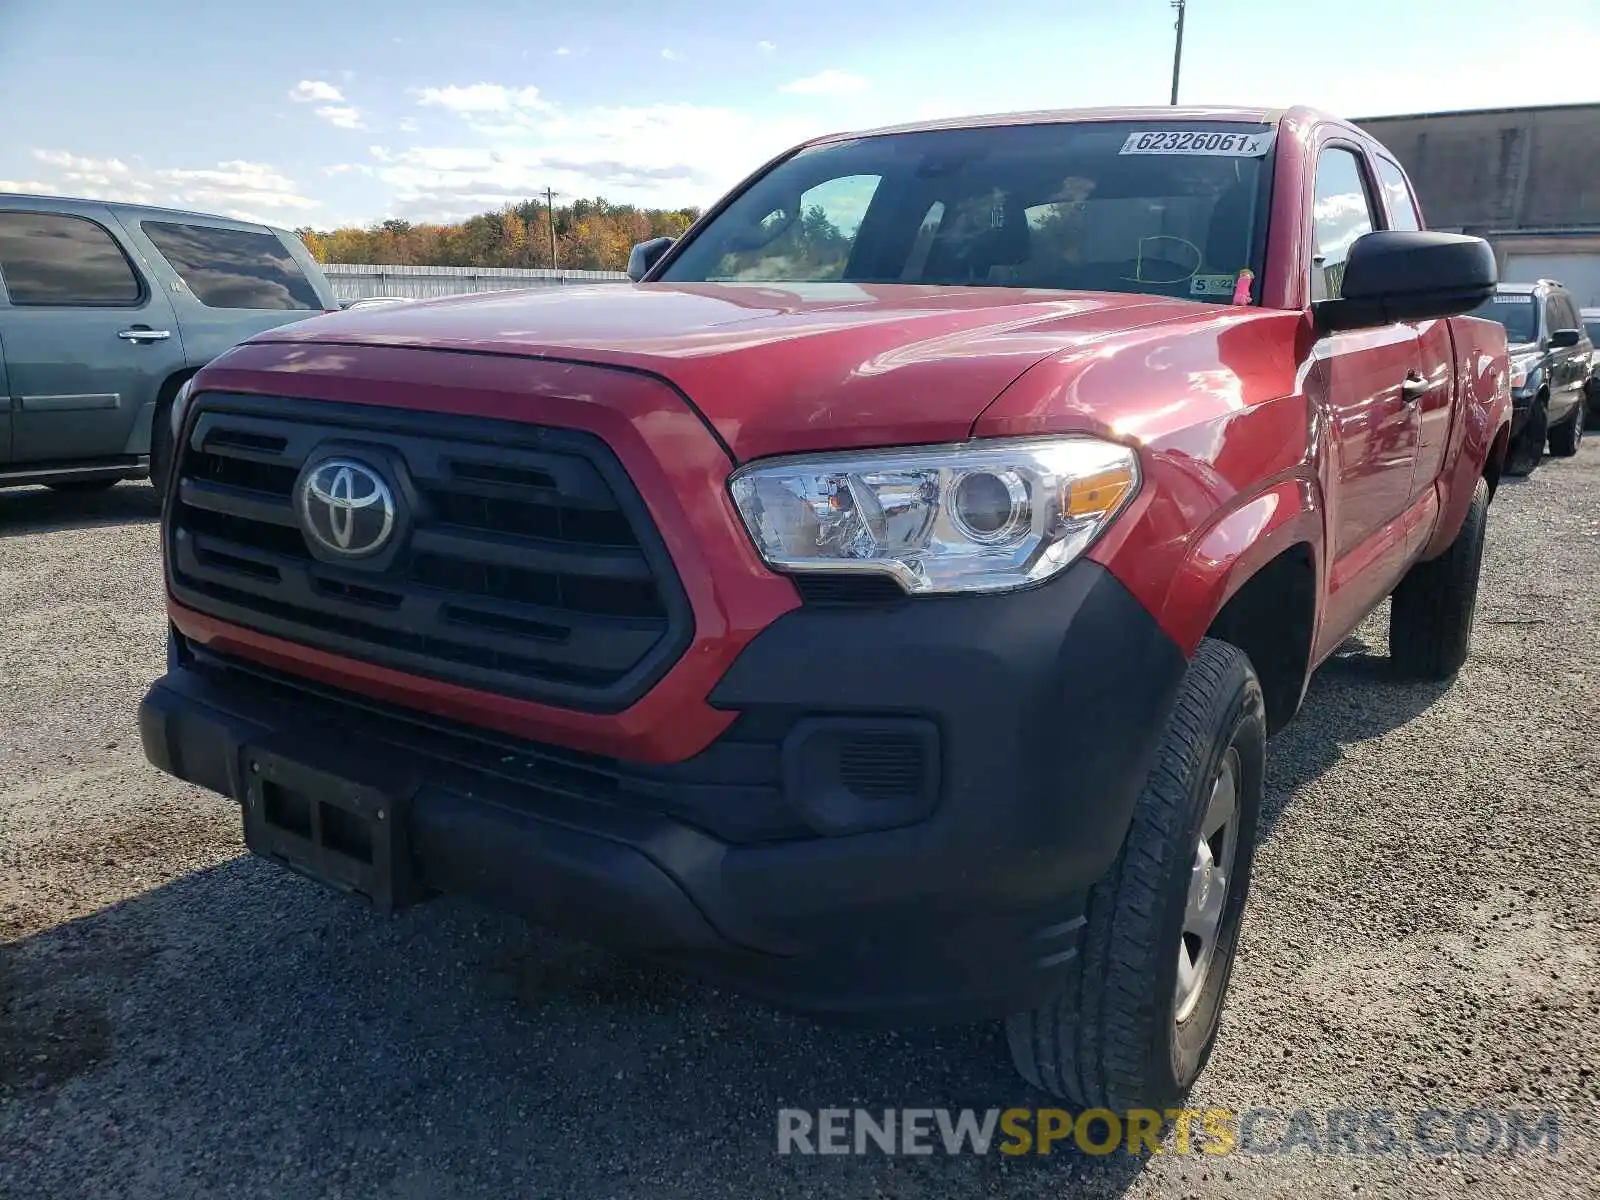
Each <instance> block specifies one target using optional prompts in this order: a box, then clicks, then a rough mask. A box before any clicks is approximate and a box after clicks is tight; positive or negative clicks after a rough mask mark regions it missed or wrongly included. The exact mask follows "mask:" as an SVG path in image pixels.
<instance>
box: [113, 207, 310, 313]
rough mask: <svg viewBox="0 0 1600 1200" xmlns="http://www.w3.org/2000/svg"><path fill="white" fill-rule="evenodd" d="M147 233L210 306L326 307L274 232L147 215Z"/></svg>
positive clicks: (198, 295)
mask: <svg viewBox="0 0 1600 1200" xmlns="http://www.w3.org/2000/svg"><path fill="white" fill-rule="evenodd" d="M143 228H144V232H145V236H146V237H148V238H149V239H150V240H151V241H152V242H154V243H155V247H156V249H157V250H159V251H161V254H162V257H164V258H165V259H166V260H167V261H168V262H169V263H171V264H172V269H173V270H174V271H176V272H177V273H178V274H179V276H181V277H182V279H183V282H184V283H186V284H188V286H189V290H190V291H191V292H193V293H194V295H195V299H197V300H199V301H200V303H201V304H204V305H205V306H206V307H207V308H268V309H310V308H318V309H320V308H321V307H322V302H321V301H320V300H319V299H318V298H317V293H316V289H314V288H313V287H312V286H311V281H310V280H308V279H307V278H306V276H305V272H304V271H302V270H301V269H300V264H298V263H297V262H295V261H294V258H293V256H291V255H290V253H289V249H288V247H287V246H285V245H284V244H283V243H282V242H280V241H279V240H278V239H277V237H276V236H275V235H274V234H270V233H253V232H251V231H250V230H248V229H222V228H218V227H217V226H215V225H184V224H179V223H177V222H173V221H145V222H144V223H143Z"/></svg>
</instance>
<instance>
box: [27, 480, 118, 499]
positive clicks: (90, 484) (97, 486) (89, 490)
mask: <svg viewBox="0 0 1600 1200" xmlns="http://www.w3.org/2000/svg"><path fill="white" fill-rule="evenodd" d="M121 482H122V481H121V480H120V479H64V480H62V481H61V482H60V483H47V484H45V487H47V488H49V489H50V490H51V491H52V492H60V493H61V494H62V495H64V496H87V495H92V494H93V493H95V492H109V491H110V490H111V489H112V488H114V487H116V486H117V484H119V483H121Z"/></svg>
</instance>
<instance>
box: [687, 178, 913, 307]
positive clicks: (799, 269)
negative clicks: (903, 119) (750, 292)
mask: <svg viewBox="0 0 1600 1200" xmlns="http://www.w3.org/2000/svg"><path fill="white" fill-rule="evenodd" d="M880 182H881V177H880V176H878V175H843V176H840V177H839V178H837V179H829V180H825V181H824V182H822V183H819V184H817V185H816V186H815V187H812V188H808V189H807V190H806V191H805V192H804V193H802V194H801V195H800V197H799V199H798V200H796V201H791V202H789V204H788V206H787V207H779V208H775V209H773V210H772V211H771V212H770V213H768V214H767V215H766V216H765V217H764V218H762V220H761V221H760V222H758V223H757V225H756V227H755V228H754V229H751V230H749V231H747V232H744V233H742V234H741V235H739V236H738V237H737V238H736V239H730V241H729V243H725V244H727V246H728V250H727V252H726V253H724V254H723V256H722V258H721V259H720V260H719V261H718V263H717V266H716V268H715V270H714V271H713V272H711V273H710V278H712V279H719V280H729V281H732V280H738V279H740V278H752V279H762V280H772V281H777V282H782V281H783V280H785V279H807V280H819V279H840V278H842V277H843V276H844V271H845V267H846V266H847V265H848V264H849V262H850V251H851V250H852V249H853V248H854V247H855V244H856V233H857V232H858V231H859V230H860V228H861V219H862V218H863V217H865V216H866V215H867V206H868V205H870V204H871V203H872V197H873V196H874V195H875V194H876V193H877V190H878V184H879V183H880ZM788 208H792V209H793V210H794V211H792V212H791V211H788ZM740 242H747V243H753V244H749V245H740V244H739V243H740Z"/></svg>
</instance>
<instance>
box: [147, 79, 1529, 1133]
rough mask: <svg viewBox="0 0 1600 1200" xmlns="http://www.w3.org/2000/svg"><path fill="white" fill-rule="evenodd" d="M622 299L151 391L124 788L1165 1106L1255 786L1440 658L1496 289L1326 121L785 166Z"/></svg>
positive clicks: (1239, 116) (384, 315) (350, 334)
mask: <svg viewBox="0 0 1600 1200" xmlns="http://www.w3.org/2000/svg"><path fill="white" fill-rule="evenodd" d="M635 257H636V267H638V274H640V275H641V276H642V277H643V282H641V283H639V284H637V285H633V286H617V285H609V286H599V287H593V288H588V289H571V290H567V289H563V290H561V291H559V292H548V293H541V292H523V293H519V294H514V295H507V294H505V293H501V294H498V295H495V296H464V297H460V298H457V299H454V300H445V301H440V302H437V303H432V304H426V305H394V306H390V307H388V308H384V309H378V310H373V311H368V312H351V313H344V314H341V315H338V316H334V317H329V318H326V319H322V320H318V321H314V322H307V323H305V324H303V325H299V326H291V327H288V328H284V329H278V330H273V331H271V332H269V333H266V334H262V335H260V336H258V337H256V338H254V339H252V340H251V341H250V342H248V343H246V344H245V345H243V346H240V347H239V348H237V349H235V350H233V351H231V352H230V353H228V354H226V355H224V356H222V357H221V358H220V359H218V360H217V361H216V362H214V363H212V364H211V365H210V366H209V367H207V368H206V369H205V370H204V371H202V372H201V373H200V375H199V376H197V377H196V379H195V382H194V386H193V388H192V389H191V391H190V393H189V394H188V396H187V397H186V403H185V404H183V405H182V406H181V411H180V412H179V413H178V414H177V419H178V421H179V424H180V437H179V444H180V445H181V446H182V454H181V457H180V459H179V460H178V464H177V468H176V470H175V471H174V473H173V480H172V483H171V484H170V487H169V491H168V496H167V503H168V508H167V515H166V520H165V522H164V529H163V537H164V539H165V561H166V570H167V576H166V586H167V591H168V612H169V614H170V618H171V643H170V650H169V655H168V663H167V673H166V675H165V676H164V677H163V678H161V679H160V680H158V681H157V682H156V683H155V684H154V685H153V686H152V688H151V689H150V691H149V693H148V695H147V696H146V697H145V699H144V701H143V705H142V707H141V710H140V714H139V723H140V729H141V732H142V737H143V744H144V748H145V752H146V753H147V755H148V756H149V758H150V760H151V761H152V762H153V763H154V764H156V765H157V766H158V767H160V768H161V769H163V770H165V771H168V772H171V773H172V774H174V775H177V776H179V777H180V778H183V779H187V780H190V781H193V782H194V783H197V784H200V785H202V786H204V787H207V788H210V789H212V790H214V791H217V792H220V793H222V794H223V795H226V796H229V797H232V798H234V799H236V800H238V801H240V802H241V804H242V811H243V826H244V833H245V839H246V842H247V844H248V845H249V846H250V847H251V848H252V849H253V850H254V851H255V852H257V853H258V854H261V855H265V856H267V857H269V858H272V859H274V860H276V861H279V862H281V863H284V864H286V865H288V866H291V867H293V868H295V869H297V870H300V871H303V872H305V873H307V874H309V875H311V876H313V877H316V878H318V879H322V880H325V881H328V882H331V883H334V884H336V885H337V886H339V887H341V888H345V889H347V890H349V891H352V892H356V893H359V894H362V895H365V896H367V897H370V898H371V899H372V900H374V901H375V902H376V903H377V904H378V905H380V906H382V907H385V908H389V907H396V906H399V905H403V904H406V903H409V902H411V901H414V900H417V899H419V898H421V897H423V896H425V895H428V894H431V893H434V892H456V893H462V894H465V895H468V896H472V897H476V898H478V899H480V900H484V901H487V902H489V903H492V904H496V905H500V906H503V907H505V908H507V909H510V910H513V911H515V912H518V913H522V914H525V915H527V916H530V917H533V918H536V919H537V920H539V921H542V922H546V923H548V924H550V925H553V926H555V927H557V928H560V929H564V930H568V931H572V932H576V933H580V934H583V935H587V936H592V937H595V938H597V939H601V940H604V941H608V942H611V943H613V944H615V945H619V946H623V947H631V948H633V949H635V950H637V951H639V952H641V953H644V954H647V955H650V956H653V957H655V958H658V959H663V960H667V961H670V962H675V963H678V964H680V965H682V966H683V967H685V968H686V969H690V970H695V971H699V972H702V973H704V974H706V975H708V976H709V977H711V978H713V979H717V980H720V981H723V982H724V983H726V984H729V985H732V986H735V987H738V988H741V989H744V990H747V991H749V992H752V993H754V994H757V995H760V996H763V997H766V998H768V999H770V1000H773V1001H776V1002H778V1003H781V1004H784V1005H787V1006H790V1007H793V1008H796V1009H799V1010H801V1011H807V1012H813V1013H828V1014H834V1015H842V1016H852V1017H870V1018H873V1019H876V1020H878V1021H886V1020H887V1021H928V1020H970V1019H977V1018H991V1017H993V1018H1005V1019H1006V1020H1007V1028H1008V1030H1009V1040H1010V1046H1011V1050H1012V1053H1013V1056H1014V1057H1015V1060H1016V1063H1017V1065H1018V1067H1019V1068H1020V1069H1021V1071H1022V1073H1023V1075H1024V1076H1025V1077H1026V1078H1027V1079H1028V1080H1029V1081H1030V1082H1032V1083H1033V1084H1035V1085H1037V1086H1038V1087H1041V1088H1044V1089H1046V1090H1047V1091H1049V1092H1052V1093H1055V1094H1057V1095H1061V1096H1064V1097H1067V1098H1069V1099H1071V1100H1072V1101H1073V1102H1075V1103H1079V1104H1094V1105H1105V1106H1108V1107H1112V1108H1123V1107H1125V1106H1127V1105H1130V1104H1139V1105H1153V1106H1155V1107H1162V1106H1163V1105H1165V1104H1167V1103H1169V1102H1175V1101H1176V1100H1177V1098H1178V1097H1180V1096H1181V1095H1182V1094H1183V1093H1184V1092H1185V1091H1186V1090H1187V1089H1188V1087H1189V1086H1190V1084H1191V1083H1192V1082H1193V1081H1194V1079H1195V1077H1196V1075H1197V1074H1198V1072H1199V1071H1200V1070H1201V1068H1202V1066H1203V1065H1204V1063H1205V1061H1206V1058H1207V1056H1208V1055H1209V1054H1210V1052H1211V1047H1212V1044H1213V1041H1214V1039H1215V1036H1216V1031H1217V1027H1218V1021H1219V1018H1220V1013H1221V1010H1222V1001H1223V994H1224V991H1225V989H1226V986H1227V980H1228V974H1229V971H1230V969H1231V966H1232V962H1233V956H1234V948H1235V945H1236V943H1237V939H1238V936H1239V929H1240V922H1241V919H1242V914H1243V910H1244V903H1245V896H1246V891H1247V888H1248V885H1249V878H1250V866H1251V861H1252V857H1253V855H1254V852H1255V846H1256V840H1257V837H1258V828H1259V826H1258V822H1259V819H1260V808H1261V803H1262V792H1263V778H1264V771H1265V754H1266V739H1267V737H1268V736H1269V735H1270V734H1272V733H1274V732H1275V731H1277V730H1278V729H1280V728H1282V727H1283V725H1284V723H1285V722H1287V721H1288V720H1289V719H1290V718H1291V717H1292V716H1293V715H1294V713H1295V711H1296V709H1297V708H1298V707H1299V705H1300V702H1301V697H1302V695H1303V694H1304V692H1305V689H1306V684H1307V679H1308V676H1309V674H1310V673H1311V671H1313V670H1314V669H1315V668H1316V667H1317V666H1318V664H1320V663H1322V662H1323V661H1324V660H1326V659H1327V658H1328V657H1329V656H1330V655H1331V654H1333V652H1334V650H1335V648H1336V647H1338V646H1339V645H1340V644H1341V643H1342V642H1343V641H1344V640H1345V638H1346V637H1347V636H1348V635H1349V634H1350V632H1351V631H1352V630H1353V629H1354V628H1355V627H1356V626H1357V624H1358V623H1359V622H1361V621H1362V620H1363V619H1364V618H1365V617H1366V616H1367V615H1368V614H1369V613H1371V612H1372V611H1373V609H1374V608H1375V607H1376V606H1377V605H1379V604H1380V603H1381V602H1382V601H1383V600H1384V599H1386V598H1387V597H1389V596H1390V595H1393V597H1394V600H1393V605H1392V610H1391V614H1392V615H1391V618H1390V649H1391V653H1392V655H1393V658H1394V661H1395V665H1396V667H1397V668H1398V669H1399V670H1401V671H1402V672H1404V673H1407V674H1410V675H1414V676H1418V677H1426V678H1432V679H1448V678H1450V677H1451V676H1452V675H1453V674H1454V673H1455V672H1456V671H1457V670H1458V669H1459V668H1460V667H1461V665H1462V663H1463V662H1464V660H1465V659H1466V657H1467V653H1468V644H1469V639H1470V635H1471V625H1472V614H1473V607H1474V601H1475V596H1476V593H1477V588H1478V570H1479V561H1480V556H1481V553H1482V548H1483V535H1484V524H1485V517H1486V513H1487V509H1488V506H1489V503H1490V500H1491V498H1492V497H1493V495H1494V491H1495V486H1496V484H1497V482H1498V481H1499V478H1500V474H1501V471H1502V468H1503V465H1504V461H1505V454H1506V449H1507V446H1508V443H1509V438H1510V423H1511V394H1510V388H1509V385H1508V364H1507V355H1506V337H1505V331H1504V330H1503V329H1502V328H1501V327H1500V326H1498V325H1495V324H1493V323H1492V322H1489V321H1482V320H1473V319H1469V318H1465V317H1461V316H1459V314H1462V313H1464V312H1467V311H1469V310H1471V309H1473V308H1474V307H1476V306H1477V305H1478V304H1479V303H1480V302H1482V301H1483V300H1484V299H1485V298H1487V297H1488V296H1490V295H1492V294H1493V292H1494V286H1495V280H1496V275H1495V260H1494V255H1493V253H1492V252H1491V250H1490V249H1489V247H1488V245H1487V244H1485V243H1484V242H1483V241H1481V240H1479V239H1476V238H1471V237H1463V236H1459V235H1453V234H1446V233H1429V232H1424V231H1422V219H1421V214H1420V213H1419V212H1418V210H1417V206H1416V201H1415V196H1414V193H1413V192H1412V190H1411V188H1410V186H1409V184H1408V183H1407V180H1406V177H1405V175H1404V173H1403V172H1402V171H1401V169H1400V167H1399V165H1398V164H1397V162H1396V160H1395V159H1394V158H1393V156H1391V155H1390V154H1389V153H1388V152H1387V151H1386V150H1385V149H1384V148H1383V147H1382V146H1380V145H1379V144H1378V143H1377V142H1375V141H1373V140H1372V139H1371V138H1370V137H1369V136H1367V135H1366V134H1364V133H1362V132H1361V131H1360V130H1359V129H1357V128H1355V127H1353V126H1351V125H1349V124H1347V123H1345V122H1343V121H1339V120H1335V119H1334V118H1331V117H1328V116H1324V115H1322V114H1319V113H1316V112H1313V111H1311V110H1308V109H1293V110H1290V111H1288V112H1282V113H1279V112H1268V111H1262V110H1259V109H1257V110H1245V109H1215V110H1196V109H1182V110H1171V109H1167V108H1149V109H1107V110H1095V111H1087V112H1066V113H1058V114H1051V115H1047V116H1040V115H1037V114H1034V115H1027V116H1017V117H995V118H976V119H973V120H969V121H942V122H936V123H932V124H928V125H917V126H905V127H901V128H897V129H891V130H882V131H877V132H872V133H866V134H851V135H840V136H833V137H826V138H821V139H818V140H817V141H814V142H811V143H809V144H807V145H805V146H802V147H800V148H798V149H797V150H795V151H794V152H792V153H791V154H788V155H786V156H784V157H783V158H782V159H781V160H778V161H777V162H775V163H773V164H771V165H769V166H768V167H767V168H766V169H765V170H763V171H762V172H760V173H758V174H757V175H756V176H754V177H753V178H752V179H750V180H749V181H748V182H746V183H745V184H744V185H742V186H741V187H740V188H739V189H738V190H736V191H735V192H734V193H733V194H732V195H730V196H728V197H727V198H726V199H725V200H723V201H722V202H721V203H720V204H718V205H717V206H716V207H714V208H713V209H711V210H710V212H709V213H708V214H707V215H706V216H705V217H703V218H702V219H701V220H700V221H698V222H697V223H696V224H695V226H694V227H693V228H691V229H690V230H689V232H688V233H687V234H686V235H685V237H684V238H683V240H681V241H679V242H677V243H675V244H671V243H669V244H666V245H661V244H659V243H658V244H656V245H654V246H653V247H651V248H649V249H644V248H641V250H640V252H639V253H638V254H637V255H636V256H635ZM640 260H643V261H640ZM243 919H244V920H246V921H248V919H249V918H248V916H246V917H244V918H243Z"/></svg>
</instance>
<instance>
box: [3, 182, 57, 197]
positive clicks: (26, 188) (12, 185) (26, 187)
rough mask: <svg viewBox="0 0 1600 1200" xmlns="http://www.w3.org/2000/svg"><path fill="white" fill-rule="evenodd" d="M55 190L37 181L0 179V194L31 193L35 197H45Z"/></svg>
mask: <svg viewBox="0 0 1600 1200" xmlns="http://www.w3.org/2000/svg"><path fill="white" fill-rule="evenodd" d="M53 191H55V188H53V187H51V186H50V185H49V184H48V183H45V182H43V181H42V180H39V179H0V192H31V193H32V194H33V195H36V196H47V195H49V194H50V193H51V192H53Z"/></svg>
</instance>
